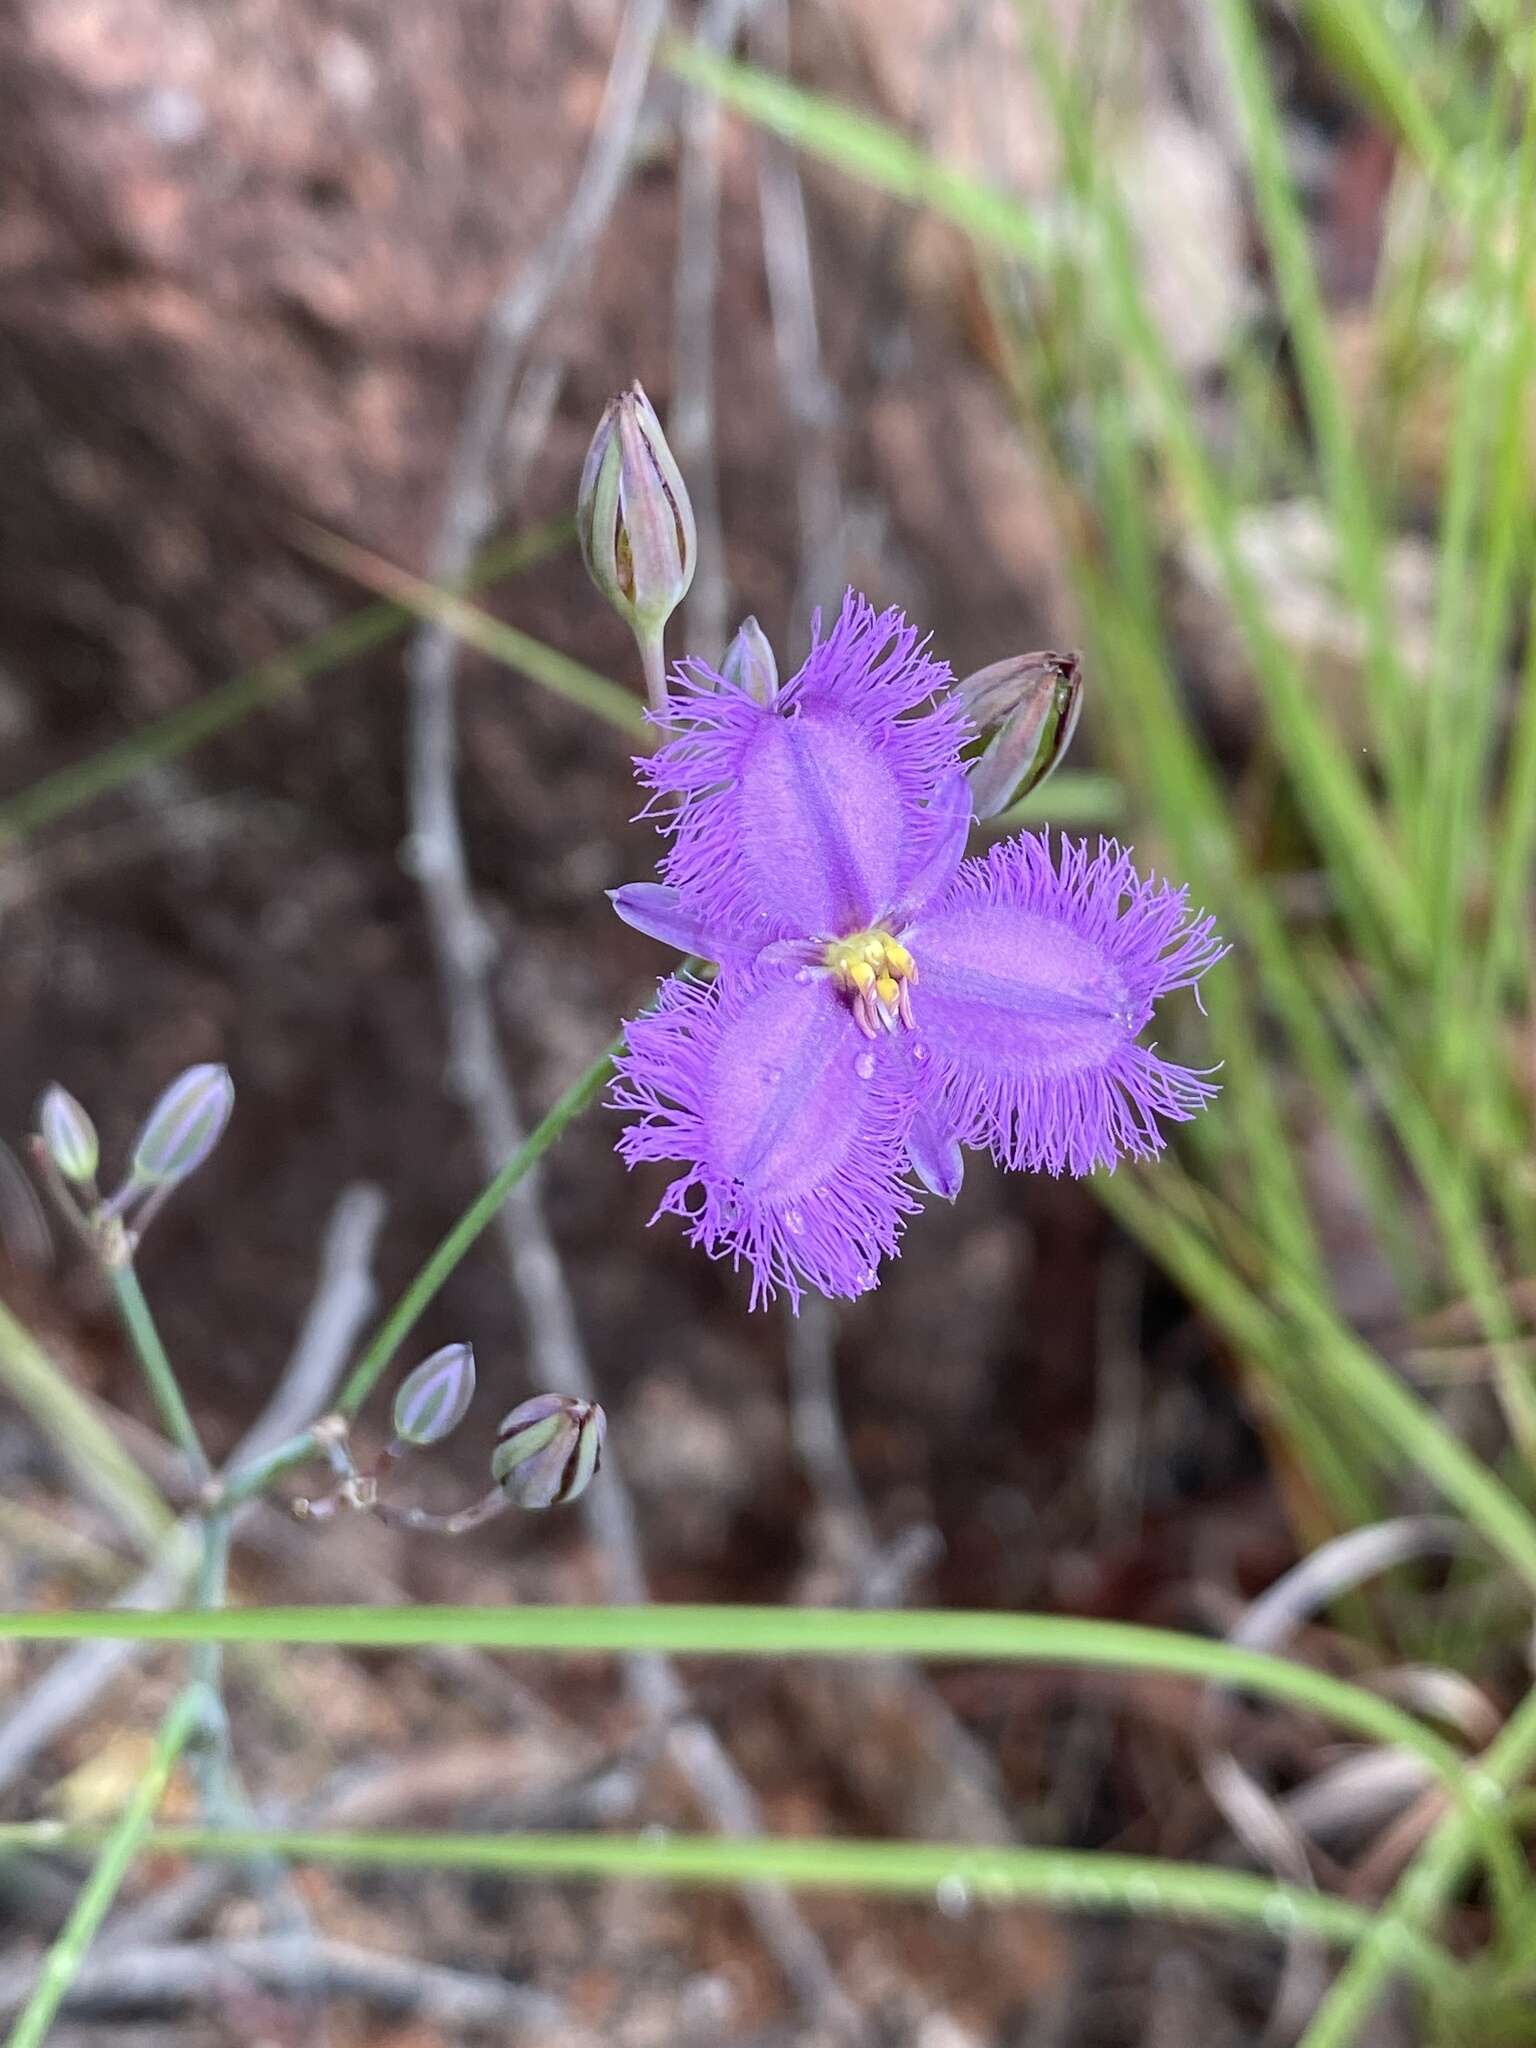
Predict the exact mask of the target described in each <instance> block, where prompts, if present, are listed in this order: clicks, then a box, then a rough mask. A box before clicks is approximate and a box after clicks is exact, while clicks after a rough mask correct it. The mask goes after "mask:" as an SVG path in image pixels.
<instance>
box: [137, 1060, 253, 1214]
mask: <svg viewBox="0 0 1536 2048" xmlns="http://www.w3.org/2000/svg"><path fill="white" fill-rule="evenodd" d="M234 1106H235V1084H234V1082H233V1081H231V1079H230V1078H229V1069H228V1067H217V1066H213V1065H205V1066H198V1067H188V1069H187V1071H186V1072H185V1073H184V1074H182V1075H180V1076H179V1077H178V1078H177V1079H176V1080H174V1081H173V1082H172V1083H171V1085H170V1087H169V1088H167V1089H166V1091H165V1093H164V1094H163V1095H162V1096H161V1097H160V1100H159V1101H158V1102H157V1103H156V1104H155V1106H154V1108H153V1109H152V1110H151V1111H150V1112H149V1115H148V1117H147V1118H146V1119H145V1123H144V1128H143V1130H142V1131H140V1133H139V1139H138V1143H137V1144H136V1145H135V1146H134V1148H133V1177H134V1179H135V1180H136V1181H137V1182H139V1184H140V1185H141V1186H145V1185H153V1184H156V1183H160V1184H163V1183H166V1182H174V1181H179V1180H185V1179H186V1177H187V1175H188V1174H189V1173H195V1172H196V1171H197V1169H198V1167H200V1166H201V1165H202V1164H203V1162H204V1160H205V1159H207V1157H208V1155H209V1154H210V1153H211V1152H212V1151H213V1148H214V1146H215V1145H217V1144H218V1142H219V1140H220V1138H221V1137H223V1135H224V1126H225V1125H226V1124H227V1123H228V1122H229V1114H230V1111H231V1110H232V1109H233V1108H234Z"/></svg>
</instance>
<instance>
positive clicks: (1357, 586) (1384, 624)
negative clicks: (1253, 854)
mask: <svg viewBox="0 0 1536 2048" xmlns="http://www.w3.org/2000/svg"><path fill="white" fill-rule="evenodd" d="M1215 18H1216V21H1217V24H1218V28H1219V32H1220V34H1221V36H1222V38H1223V40H1224V42H1225V44H1226V48H1227V55H1228V58H1229V61H1230V64H1231V70H1232V77H1233V80H1234V82H1235V84H1236V88H1237V99H1238V104H1239V106H1240V108H1241V110H1242V118H1243V123H1244V126H1245V128H1246V130H1247V137H1248V148H1249V155H1250V159H1251V163H1252V169H1253V188H1254V194H1255V197H1256V199H1257V201H1258V207H1259V212H1260V216H1261V218H1262V220H1263V223H1264V233H1265V238H1266V240H1267V242H1268V245H1269V253H1270V258H1271V261H1272V263H1273V266H1274V275H1275V283H1276V287H1277V290H1278V294H1279V298H1280V303H1281V307H1282V310H1283V311H1284V313H1285V316H1286V322H1287V334H1288V336H1289V340H1290V344H1291V347H1292V349H1293V350H1294V352H1295V358H1296V367H1297V374H1298V377H1299V380H1300V383H1301V388H1302V392H1303V395H1304V398H1305V401H1306V406H1307V413H1308V417H1309V419H1310V421H1311V425H1312V431H1313V435H1314V437H1315V439H1316V443H1317V452H1318V458H1319V463H1320V467H1321V469H1322V474H1323V481H1324V485H1325V487H1326V490H1327V493H1328V497H1329V500H1330V502H1331V505H1332V509H1333V515H1334V526H1335V529H1336V532H1337V535H1338V542H1339V549H1340V554H1341V557H1342V562H1343V567H1344V580H1345V582H1346V583H1347V585H1348V587H1349V591H1350V595H1351V596H1352V598H1353V600H1354V602H1355V604H1356V605H1357V606H1358V608H1359V610H1360V613H1361V615H1362V617H1363V618H1364V620H1365V626H1366V676H1367V681H1368V684H1369V688H1370V694H1371V700H1372V712H1373V722H1374V726H1375V730H1376V735H1377V739H1378V742H1379V744H1380V747H1381V750H1382V760H1383V762H1384V764H1385V768H1386V771H1387V779H1388V782H1389V784H1390V786H1391V788H1392V789H1393V791H1394V793H1395V795H1396V797H1397V800H1398V803H1399V807H1400V809H1401V810H1402V811H1404V812H1406V809H1407V803H1408V794H1407V780H1408V754H1407V743H1408V732H1407V726H1406V723H1405V719H1404V701H1405V676H1404V671H1403V664H1402V661H1401V659H1400V658H1399V655H1398V649H1397V645H1396V641H1395V638H1394V636H1393V631H1392V607H1391V603H1390V600H1389V597H1388V594H1387V582H1386V573H1385V561H1386V550H1385V547H1384V544H1383V537H1382V532H1381V526H1380V521H1379V518H1378V515H1377V511H1376V506H1375V504H1374V502H1373V499H1372V494H1371V491H1370V488H1369V485H1368V483H1367V481H1366V473H1365V465H1364V463H1363V462H1362V461H1361V459H1360V454H1359V451H1358V449H1357V447H1356V445H1355V433H1354V428H1353V425H1352V423H1351V421H1350V417H1349V411H1348V407H1347V405H1346V402H1345V397H1344V389H1343V383H1342V380H1341V378H1340V375H1339V370H1338V364H1337V361H1336V360H1335V356H1334V349H1333V342H1332V339H1331V336H1330V334H1329V327H1328V315H1327V312H1326V310H1325V308H1324V304H1323V294H1322V288H1321V285H1320V283H1319V280H1318V275H1317V264H1316V260H1315V259H1314V257H1313V254H1312V243H1311V237H1310V234H1309V232H1308V228H1307V224H1306V222H1305V221H1304V219H1303V218H1302V212H1301V207H1300V204H1299V202H1298V199H1297V195H1296V186H1295V181H1294V179H1293V177H1292V174H1291V169H1290V165H1289V164H1288V162H1287V160H1286V142H1285V135H1284V128H1283V122H1282V116H1281V111H1280V108H1279V105H1278V104H1277V101H1276V98H1275V92H1274V87H1273V85H1272V84H1271V81H1270V74H1269V68H1268V65H1267V62H1266V60H1265V55H1264V49H1263V44H1262V42H1261V41H1260V37H1259V30H1258V25H1257V23H1256V22H1255V20H1254V15H1253V11H1252V4H1251V0H1216V5H1215Z"/></svg>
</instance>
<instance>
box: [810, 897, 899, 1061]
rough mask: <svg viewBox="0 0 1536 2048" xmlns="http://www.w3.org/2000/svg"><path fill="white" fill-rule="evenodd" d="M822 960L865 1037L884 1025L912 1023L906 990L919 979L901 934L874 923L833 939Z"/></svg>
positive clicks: (889, 1028) (876, 1033) (888, 1027)
mask: <svg viewBox="0 0 1536 2048" xmlns="http://www.w3.org/2000/svg"><path fill="white" fill-rule="evenodd" d="M822 961H823V964H824V965H825V966H826V968H827V970H828V971H829V973H830V974H831V976H832V979H833V980H834V981H835V982H836V983H837V985H838V987H839V988H840V989H841V990H842V991H843V993H844V994H845V995H846V996H848V997H849V998H850V1003H851V1007H852V1010H853V1018H854V1022H855V1023H856V1024H857V1025H858V1027H859V1029H860V1030H861V1031H862V1032H863V1033H864V1036H865V1037H866V1038H878V1037H879V1036H880V1032H881V1030H882V1028H883V1029H884V1030H886V1031H894V1030H895V1029H896V1026H897V1025H898V1024H905V1025H907V1026H909V1027H910V1025H911V1023H912V998H911V995H910V994H909V993H908V991H909V990H910V989H912V988H914V987H916V985H917V962H916V961H915V960H914V959H913V958H912V955H911V954H910V953H909V952H908V951H907V949H906V947H905V946H904V945H903V944H902V943H901V941H900V939H894V938H892V937H891V934H890V933H889V932H888V931H884V930H882V929H881V928H880V927H879V926H878V925H875V926H872V927H871V928H870V929H869V930H868V931H866V932H854V933H853V935H852V936H851V937H850V938H846V939H833V940H832V942H831V944H830V945H829V946H828V947H827V949H826V952H825V953H824V954H823V955H822Z"/></svg>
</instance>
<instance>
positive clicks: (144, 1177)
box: [33, 1062, 235, 1264]
mask: <svg viewBox="0 0 1536 2048" xmlns="http://www.w3.org/2000/svg"><path fill="white" fill-rule="evenodd" d="M234 1106H235V1084H234V1082H233V1081H231V1079H230V1077H229V1069H228V1067H222V1066H217V1065H215V1064H213V1063H212V1062H204V1063H203V1064H201V1065H198V1066H195V1067H188V1068H187V1069H186V1071H185V1073H182V1074H179V1075H178V1076H177V1077H176V1079H175V1080H174V1081H172V1083H171V1084H170V1086H169V1087H168V1088H167V1089H166V1090H165V1091H164V1092H163V1094H162V1095H161V1096H160V1097H159V1099H158V1101H157V1102H156V1103H155V1105H154V1107H153V1108H152V1109H151V1110H150V1112H149V1115H148V1116H147V1117H146V1118H145V1119H144V1122H143V1124H142V1126H141V1127H140V1130H139V1134H138V1136H137V1137H136V1138H135V1139H134V1142H133V1150H132V1152H131V1154H130V1157H129V1167H128V1172H127V1174H126V1175H125V1177H124V1179H123V1180H122V1182H121V1184H120V1185H119V1186H118V1187H117V1188H116V1189H115V1190H114V1191H113V1193H111V1194H110V1195H108V1196H106V1197H105V1199H103V1198H102V1197H101V1195H100V1194H99V1192H98V1189H97V1185H96V1176H97V1174H98V1172H99V1171H100V1167H101V1143H100V1140H99V1139H98V1137H97V1135H96V1126H95V1124H94V1123H93V1122H92V1121H91V1118H90V1115H89V1113H88V1112H87V1111H86V1110H85V1109H84V1108H83V1106H82V1105H81V1104H80V1103H78V1102H77V1101H76V1100H75V1098H74V1096H73V1095H71V1094H70V1093H69V1091H68V1090H67V1089H65V1088H61V1087H60V1086H59V1084H58V1083H57V1082H56V1081H55V1082H54V1083H53V1084H52V1085H51V1086H50V1087H48V1088H46V1089H45V1090H44V1091H43V1096H42V1099H41V1101H40V1102H39V1103H38V1105H37V1137H36V1139H35V1140H34V1142H33V1149H34V1152H35V1155H36V1157H37V1160H38V1162H39V1165H40V1167H41V1169H42V1171H43V1173H44V1175H45V1177H46V1178H47V1180H48V1181H49V1183H50V1185H51V1186H52V1189H53V1192H54V1194H55V1196H56V1197H57V1198H58V1201H59V1203H60V1206H61V1207H62V1208H63V1210H64V1212H65V1214H66V1215H67V1216H68V1217H69V1219H70V1221H71V1222H72V1223H73V1224H74V1225H75V1227H76V1228H77V1229H78V1230H79V1231H80V1232H81V1234H82V1235H83V1236H84V1237H85V1238H86V1239H87V1240H88V1241H89V1242H90V1243H91V1244H92V1245H93V1246H94V1248H95V1249H96V1250H97V1251H98V1252H99V1253H100V1254H101V1255H102V1256H103V1257H104V1258H105V1259H106V1260H107V1261H108V1263H109V1264H113V1263H117V1262H119V1261H120V1260H122V1259H123V1258H124V1257H125V1256H128V1255H131V1252H132V1249H133V1246H134V1245H135V1244H137V1242H138V1240H139V1239H140V1238H141V1237H142V1236H143V1235H144V1232H145V1231H146V1230H147V1229H148V1227H149V1225H150V1224H151V1223H152V1222H153V1220H154V1218H155V1217H156V1216H157V1215H158V1214H159V1213H160V1210H161V1209H162V1208H163V1207H164V1206H165V1203H166V1202H167V1201H168V1200H169V1198H170V1196H171V1195H172V1194H173V1193H174V1192H175V1190H176V1189H177V1188H179V1187H180V1186H181V1185H182V1183H183V1182H184V1181H186V1180H187V1179H188V1178H189V1177H190V1176H191V1175H192V1174H194V1173H196V1171H197V1169H198V1168H199V1167H200V1166H202V1165H203V1164H205V1162H206V1161H207V1160H208V1158H209V1157H210V1156H211V1155H212V1153H213V1150H214V1147H215V1146H216V1145H217V1144H218V1142H219V1140H220V1138H221V1137H223V1135H224V1130H225V1126H226V1125H227V1124H228V1122H229V1119H230V1115H231V1113H232V1111H233V1109H234Z"/></svg>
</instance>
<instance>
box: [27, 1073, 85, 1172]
mask: <svg viewBox="0 0 1536 2048" xmlns="http://www.w3.org/2000/svg"><path fill="white" fill-rule="evenodd" d="M37 1129H38V1135H39V1136H40V1137H41V1138H42V1141H43V1149H44V1150H45V1151H46V1152H47V1154H48V1157H49V1158H50V1159H51V1160H52V1161H53V1163H54V1165H55V1166H56V1167H57V1168H58V1170H59V1172H60V1173H62V1174H63V1176H64V1178H65V1179H66V1180H67V1181H72V1182H73V1183H74V1185H75V1186H76V1187H77V1188H87V1187H89V1186H90V1185H91V1183H92V1182H93V1181H94V1180H95V1178H96V1169H97V1167H98V1166H99V1165H100V1163H101V1145H100V1143H99V1142H98V1140H97V1137H96V1126H95V1125H94V1124H93V1123H92V1122H91V1120H90V1118H89V1117H88V1116H87V1115H86V1113H85V1111H84V1110H83V1109H82V1108H81V1107H80V1104H79V1103H78V1102H76V1100H75V1098H74V1096H73V1095H71V1094H70V1093H69V1091H68V1090H67V1089H64V1088H61V1087H60V1086H59V1084H58V1082H57V1081H55V1082H54V1083H53V1084H52V1086H51V1087H49V1088H48V1089H47V1090H46V1091H45V1092H44V1095H43V1099H42V1101H41V1102H40V1103H39V1104H38V1106H37Z"/></svg>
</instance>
